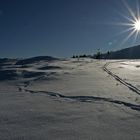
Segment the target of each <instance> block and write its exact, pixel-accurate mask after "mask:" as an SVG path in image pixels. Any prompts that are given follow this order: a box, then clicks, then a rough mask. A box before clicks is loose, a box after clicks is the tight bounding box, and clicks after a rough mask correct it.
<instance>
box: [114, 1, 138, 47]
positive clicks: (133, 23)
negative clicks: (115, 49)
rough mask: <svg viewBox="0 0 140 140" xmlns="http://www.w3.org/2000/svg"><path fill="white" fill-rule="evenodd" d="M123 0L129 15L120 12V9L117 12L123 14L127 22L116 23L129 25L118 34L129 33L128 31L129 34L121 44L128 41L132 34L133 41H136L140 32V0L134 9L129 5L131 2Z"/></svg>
mask: <svg viewBox="0 0 140 140" xmlns="http://www.w3.org/2000/svg"><path fill="white" fill-rule="evenodd" d="M122 2H123V4H124V6H125V8H126V10H127V13H128V16H127V15H124V14H123V13H120V12H119V11H117V12H118V14H119V15H120V16H122V17H123V18H124V19H125V20H126V23H124V22H120V23H116V24H115V25H119V26H126V27H127V28H126V29H124V30H123V31H122V32H120V33H119V34H118V35H120V34H123V33H127V32H128V35H127V36H126V38H125V39H124V40H123V41H122V43H121V46H122V45H123V44H124V43H125V42H127V40H128V39H129V38H131V37H132V36H134V41H133V43H135V42H136V40H137V38H138V35H139V34H140V7H139V5H140V4H139V1H138V0H136V7H135V9H133V10H132V8H131V7H130V6H129V4H128V3H127V2H126V0H122Z"/></svg>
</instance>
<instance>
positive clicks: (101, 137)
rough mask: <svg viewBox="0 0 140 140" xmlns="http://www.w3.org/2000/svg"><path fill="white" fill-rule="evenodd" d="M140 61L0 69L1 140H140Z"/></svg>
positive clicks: (41, 63)
mask: <svg viewBox="0 0 140 140" xmlns="http://www.w3.org/2000/svg"><path fill="white" fill-rule="evenodd" d="M139 139H140V60H94V59H79V60H77V59H66V60H65V59H64V60H54V61H45V60H44V61H39V62H34V63H31V64H24V65H15V64H14V63H13V62H12V63H8V64H1V66H0V140H139Z"/></svg>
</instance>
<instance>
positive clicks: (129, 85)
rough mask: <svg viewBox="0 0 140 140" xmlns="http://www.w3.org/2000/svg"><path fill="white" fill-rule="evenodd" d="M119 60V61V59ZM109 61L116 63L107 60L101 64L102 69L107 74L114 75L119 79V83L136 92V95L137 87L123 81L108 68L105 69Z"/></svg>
mask: <svg viewBox="0 0 140 140" xmlns="http://www.w3.org/2000/svg"><path fill="white" fill-rule="evenodd" d="M119 62H120V61H119ZM110 63H116V62H108V63H106V64H105V65H104V66H103V70H104V71H106V72H107V73H108V74H109V75H111V76H112V77H114V78H115V79H116V80H117V81H119V82H120V83H121V84H123V85H125V86H126V87H128V88H129V89H130V90H132V91H133V92H135V93H137V94H138V95H140V89H138V88H137V87H135V86H134V85H132V84H130V83H128V82H126V81H124V80H123V79H121V78H120V77H119V76H118V75H115V74H114V73H113V72H111V71H110V70H108V69H107V67H108V65H109V64H110Z"/></svg>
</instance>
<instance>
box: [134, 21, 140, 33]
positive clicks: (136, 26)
mask: <svg viewBox="0 0 140 140" xmlns="http://www.w3.org/2000/svg"><path fill="white" fill-rule="evenodd" d="M134 28H135V30H137V31H140V19H138V20H137V21H136V22H135V24H134Z"/></svg>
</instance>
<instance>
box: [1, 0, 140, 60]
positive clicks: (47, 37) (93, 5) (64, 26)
mask: <svg viewBox="0 0 140 140" xmlns="http://www.w3.org/2000/svg"><path fill="white" fill-rule="evenodd" d="M126 2H127V3H128V4H129V5H130V6H131V8H132V9H133V11H134V12H136V1H135V0H133V1H132V0H126ZM119 12H120V13H123V14H124V15H126V16H130V15H129V12H128V10H127V9H126V7H125V6H124V5H123V2H122V0H0V57H30V56H38V55H51V56H57V57H69V56H72V55H73V54H83V53H86V54H93V53H96V51H97V49H98V48H100V49H101V51H103V52H105V51H108V50H117V49H121V48H125V47H130V46H133V45H136V44H140V41H139V37H138V38H137V40H136V41H135V42H134V41H133V39H134V36H132V37H131V38H130V39H129V40H128V41H126V42H125V43H124V44H121V42H122V41H123V40H124V38H126V37H127V36H128V33H129V32H126V33H124V34H121V35H117V34H118V33H120V32H121V31H123V30H125V29H127V27H124V26H117V25H115V24H114V23H119V22H122V23H123V22H124V23H125V22H128V21H127V20H126V19H125V18H124V17H123V16H121V15H120V14H119Z"/></svg>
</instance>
